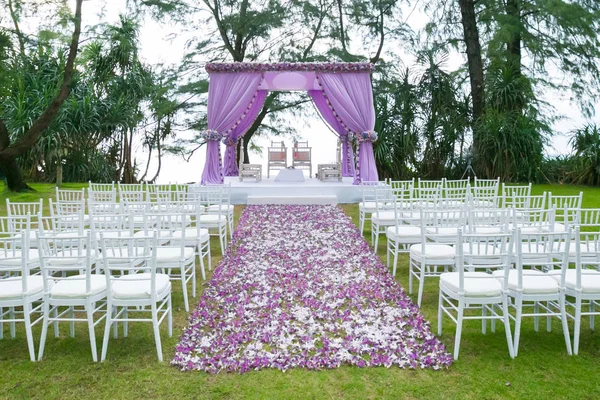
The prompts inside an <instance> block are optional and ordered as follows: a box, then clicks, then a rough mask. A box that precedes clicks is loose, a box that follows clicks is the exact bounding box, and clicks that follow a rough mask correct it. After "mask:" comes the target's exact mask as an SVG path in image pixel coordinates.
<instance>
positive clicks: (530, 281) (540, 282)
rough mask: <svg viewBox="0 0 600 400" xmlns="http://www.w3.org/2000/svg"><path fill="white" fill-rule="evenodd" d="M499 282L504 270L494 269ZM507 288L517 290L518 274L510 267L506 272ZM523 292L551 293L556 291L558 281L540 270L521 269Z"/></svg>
mask: <svg viewBox="0 0 600 400" xmlns="http://www.w3.org/2000/svg"><path fill="white" fill-rule="evenodd" d="M492 275H494V276H496V277H497V278H498V279H499V280H500V281H501V282H503V280H504V271H494V272H493V273H492ZM508 288H509V289H511V290H517V289H518V288H519V274H518V272H517V270H515V269H512V270H510V271H509V273H508ZM523 293H524V294H553V293H558V283H557V282H556V280H555V279H553V278H552V276H550V275H548V274H545V273H543V272H541V271H536V270H532V269H528V270H523Z"/></svg>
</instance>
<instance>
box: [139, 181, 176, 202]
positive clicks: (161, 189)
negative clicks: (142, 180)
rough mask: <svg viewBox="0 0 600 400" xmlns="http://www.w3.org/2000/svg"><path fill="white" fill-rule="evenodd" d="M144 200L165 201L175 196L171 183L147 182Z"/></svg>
mask: <svg viewBox="0 0 600 400" xmlns="http://www.w3.org/2000/svg"><path fill="white" fill-rule="evenodd" d="M146 191H147V195H146V200H147V201H150V202H165V201H171V200H174V198H175V191H174V190H173V187H172V185H171V183H170V182H169V183H148V184H147V185H146Z"/></svg>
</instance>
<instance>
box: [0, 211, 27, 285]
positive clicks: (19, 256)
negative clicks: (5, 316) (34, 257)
mask: <svg viewBox="0 0 600 400" xmlns="http://www.w3.org/2000/svg"><path fill="white" fill-rule="evenodd" d="M10 218H11V217H4V216H3V217H0V279H21V280H22V285H23V290H24V291H23V293H27V279H26V278H24V277H26V276H27V275H29V269H28V268H29V239H30V229H31V220H30V216H29V215H25V216H20V217H12V218H14V219H13V220H11V219H10ZM15 219H18V220H19V222H17V223H16V224H15ZM11 225H12V226H14V225H18V226H19V229H18V230H13V228H12V227H11Z"/></svg>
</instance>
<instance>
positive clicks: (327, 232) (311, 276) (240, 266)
mask: <svg viewBox="0 0 600 400" xmlns="http://www.w3.org/2000/svg"><path fill="white" fill-rule="evenodd" d="M451 362H452V357H451V356H450V355H449V354H448V353H447V352H446V351H445V349H444V346H443V344H442V343H441V342H440V341H439V340H438V339H437V338H436V337H435V336H434V335H433V334H432V333H431V330H430V326H429V323H428V322H427V321H426V320H425V319H424V318H423V316H422V315H421V314H420V312H419V309H418V308H417V306H416V305H415V304H413V303H412V301H411V300H410V299H409V297H408V296H407V295H406V294H405V293H404V291H403V290H402V288H400V286H399V285H398V284H397V283H396V282H395V281H394V279H393V278H392V276H391V275H390V274H389V273H388V272H387V270H386V267H385V266H384V265H383V263H381V261H380V260H379V259H378V258H377V257H376V256H375V255H374V254H373V253H372V252H371V251H370V249H369V246H368V245H367V243H366V242H365V241H364V239H363V238H362V236H361V235H360V232H359V231H358V229H357V228H356V226H355V225H354V224H353V223H352V221H351V220H350V219H349V218H348V217H347V216H346V215H345V214H344V212H343V211H342V210H341V209H340V208H338V207H335V206H290V205H286V206H275V205H268V206H248V207H246V209H245V211H244V213H243V215H242V217H241V218H240V221H239V225H238V228H237V229H236V232H235V234H234V239H233V243H232V246H230V248H229V251H228V253H227V254H226V256H225V257H224V258H223V260H222V261H221V264H220V265H219V267H218V268H217V269H216V271H215V273H214V275H213V277H212V279H211V280H210V282H209V283H208V287H207V288H206V290H205V291H204V293H203V295H202V297H201V299H200V303H199V304H198V306H197V308H196V309H195V310H194V311H193V313H192V315H191V317H190V320H189V324H188V326H187V328H186V329H185V331H184V333H183V335H182V337H181V340H180V342H179V344H178V345H177V347H176V353H175V357H174V359H173V361H172V364H173V365H175V366H177V367H178V368H180V369H182V370H194V369H195V370H202V371H207V372H210V373H216V372H219V371H222V370H223V371H225V370H226V371H237V372H245V371H249V370H252V369H261V368H277V369H280V370H287V369H290V368H295V367H303V368H309V369H321V368H334V367H338V366H340V365H342V364H350V365H356V366H360V367H366V366H386V367H390V366H398V367H402V368H434V369H439V368H442V367H447V366H449V365H450V364H451Z"/></svg>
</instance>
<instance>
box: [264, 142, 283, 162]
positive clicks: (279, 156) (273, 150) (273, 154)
mask: <svg viewBox="0 0 600 400" xmlns="http://www.w3.org/2000/svg"><path fill="white" fill-rule="evenodd" d="M281 144H282V146H276V147H269V149H268V151H269V161H277V162H285V161H286V158H287V149H286V148H285V147H284V146H283V142H281Z"/></svg>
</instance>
